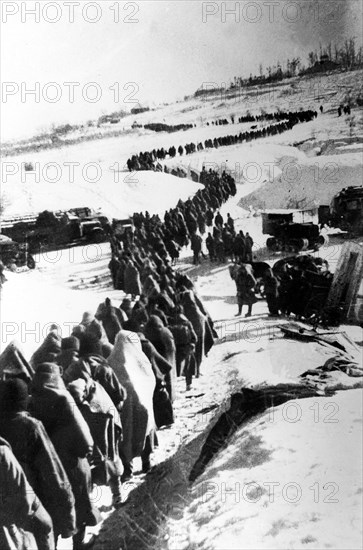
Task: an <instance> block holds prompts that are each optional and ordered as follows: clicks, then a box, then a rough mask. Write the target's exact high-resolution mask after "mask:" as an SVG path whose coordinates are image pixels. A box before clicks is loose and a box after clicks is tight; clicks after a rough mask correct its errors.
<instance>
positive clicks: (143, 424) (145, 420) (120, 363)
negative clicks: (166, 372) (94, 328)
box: [108, 330, 156, 462]
mask: <svg viewBox="0 0 363 550" xmlns="http://www.w3.org/2000/svg"><path fill="white" fill-rule="evenodd" d="M108 362H109V364H110V366H111V367H112V368H113V370H114V371H115V374H116V376H117V377H118V379H119V382H120V383H121V384H122V386H123V387H124V388H125V389H126V391H127V398H126V401H125V403H124V406H123V408H122V411H121V421H122V427H123V441H122V444H121V448H122V455H123V457H124V459H125V461H127V462H130V461H131V460H132V459H133V458H134V457H136V456H141V453H142V451H143V449H144V446H145V441H146V437H147V436H148V435H150V434H151V433H152V432H153V430H154V429H155V419H154V410H153V394H154V389H155V384H156V380H155V376H154V373H153V371H152V368H151V364H150V361H149V360H148V358H147V357H146V355H145V354H144V353H143V351H142V348H141V343H140V339H139V337H138V335H137V334H136V333H134V332H129V331H126V330H121V331H120V332H119V333H118V335H117V337H116V341H115V346H114V349H113V351H112V353H111V355H110V357H109V358H108Z"/></svg>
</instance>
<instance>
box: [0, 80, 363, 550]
mask: <svg viewBox="0 0 363 550" xmlns="http://www.w3.org/2000/svg"><path fill="white" fill-rule="evenodd" d="M360 74H361V73H359V74H358V75H357V74H351V73H346V74H342V75H339V79H338V77H337V76H336V75H335V76H334V79H332V78H330V77H324V79H323V84H324V86H323V90H322V92H321V94H319V95H316V94H315V96H314V95H313V96H311V97H310V96H308V94H307V93H302V92H301V87H302V86H303V85H305V84H308V82H307V81H303V82H302V83H301V86H300V84H299V82H298V81H295V80H294V81H291V82H289V83H288V84H286V85H285V86H284V87H280V88H277V91H276V93H275V94H274V96H273V97H272V96H271V93H270V92H271V90H270V92H269V91H267V92H263V93H262V92H261V90H260V94H259V96H258V103H256V105H254V106H252V105H251V109H250V110H251V111H252V112H253V111H254V109H255V110H256V112H260V109H261V108H264V109H265V110H267V111H273V110H275V109H276V108H278V107H279V108H281V109H285V108H291V109H294V110H295V109H297V108H298V106H302V107H304V108H310V107H314V108H317V107H318V106H319V105H320V103H323V104H324V107H325V109H324V110H325V113H324V114H323V115H319V116H318V118H317V119H316V120H315V121H313V122H310V123H306V124H300V125H298V126H296V127H295V128H294V129H293V130H291V131H289V132H286V133H284V134H282V135H280V136H274V137H271V138H266V139H260V140H256V141H255V142H252V143H249V144H243V145H239V146H233V147H221V148H219V149H218V150H215V149H213V150H211V151H207V152H206V151H202V152H200V153H196V154H194V155H191V156H189V157H182V158H181V159H179V157H178V158H177V159H173V160H167V161H166V164H168V165H169V166H172V165H176V164H178V163H180V164H181V165H183V166H186V167H188V166H189V165H190V166H191V167H195V168H198V169H200V168H201V167H202V165H203V163H204V164H206V166H207V168H208V167H210V168H214V169H219V170H223V169H226V168H227V169H228V170H230V171H231V172H232V174H233V175H234V176H235V177H236V181H237V183H238V186H237V187H238V193H237V195H236V196H235V197H234V198H233V199H231V200H230V201H228V203H227V204H226V205H224V206H223V208H222V214H223V215H224V216H225V215H226V213H227V212H230V213H231V214H232V217H234V218H235V219H236V225H237V228H243V229H244V230H245V231H246V230H247V231H249V232H250V233H251V235H252V236H253V237H254V239H255V243H256V245H255V254H256V255H257V256H258V257H263V258H265V259H267V261H270V262H271V263H272V262H273V261H275V260H276V259H278V256H277V257H267V256H266V251H265V249H264V242H265V236H262V231H261V219H260V217H258V216H257V217H256V216H253V215H251V214H249V212H248V207H249V206H250V205H252V206H253V207H254V208H256V209H258V208H265V207H266V208H268V207H277V206H278V207H287V206H291V205H292V203H294V202H295V203H296V202H298V201H301V200H306V202H307V204H306V205H310V204H311V203H316V204H318V203H321V204H324V203H326V202H329V201H330V199H331V198H332V196H333V195H334V194H335V193H336V191H337V190H338V189H340V188H342V187H344V186H347V185H358V184H361V179H362V154H361V144H362V139H363V128H362V110H361V109H359V108H358V107H355V108H354V109H353V111H352V117H353V118H354V120H352V117H351V118H349V117H341V118H338V117H337V113H336V108H337V106H338V105H339V103H340V102H341V101H342V100H343V99H344V98H345V97H346V95H347V94H349V90H350V93H353V92H354V93H355V91H356V88H357V85H358V84H357V81H358V80H359V75H360ZM299 86H300V92H299ZM332 90H333V91H334V90H335V91H336V95H332V94H331V91H332ZM298 93H299V94H300V95H299V96H298V95H297V94H298ZM251 97H252V91H251ZM297 97H299V98H300V102H299V103H298V106H297V103H296V102H297ZM232 113H234V114H237V116H238V113H241V114H244V113H245V108H244V107H243V103H242V102H241V101H237V100H236V97H234V98H233V97H231V98H228V97H227V98H223V100H221V98H211V99H210V100H208V101H202V100H195V99H193V100H189V101H188V102H185V103H178V104H176V105H172V106H168V107H165V108H164V109H163V110H162V109H161V110H160V111H157V112H152V114H150V113H149V114H148V113H145V114H143V115H140V117H139V120H142V121H143V123H144V122H146V121H151V118H148V117H152V120H153V121H159V122H162V121H164V119H165V121H166V122H167V123H170V124H176V123H180V122H195V123H197V126H198V127H197V128H194V129H192V130H189V131H187V132H179V133H177V134H154V133H152V134H151V133H150V132H143V131H141V130H137V131H135V133H133V134H132V135H130V134H129V135H128V136H127V137H122V136H120V137H117V138H116V137H112V138H108V139H103V140H95V141H86V142H83V143H79V144H77V145H74V146H72V147H70V146H69V147H63V148H60V149H51V150H44V151H40V152H38V153H31V154H30V153H28V154H22V155H20V156H17V157H15V156H14V157H6V158H5V159H4V160H3V163H4V161H6V162H7V163H9V164H7V167H6V170H7V171H8V173H9V171H11V170H12V169H13V171H14V172H15V173H14V174H13V175H9V176H8V179H7V181H5V182H4V183H3V184H2V190H1V192H2V200H3V202H4V206H5V210H4V215H5V216H7V215H11V214H19V213H26V212H34V211H40V210H43V209H45V208H47V209H61V208H67V207H76V206H86V205H88V206H93V207H95V208H98V207H101V208H102V209H103V210H104V211H105V213H106V214H108V215H109V216H111V217H113V216H115V217H125V216H128V215H129V214H131V213H132V212H134V211H141V210H146V209H147V210H149V212H150V213H159V214H163V212H164V211H165V209H167V208H170V207H173V206H175V205H176V203H177V201H178V199H179V198H182V199H185V198H187V197H188V196H191V195H192V194H193V193H195V191H196V190H197V189H198V188H199V184H195V183H193V182H191V181H190V180H188V179H179V178H176V177H174V176H171V175H167V174H162V173H154V172H138V173H134V174H129V173H128V172H126V171H124V166H125V162H126V160H127V158H128V157H129V156H130V155H131V154H134V153H138V152H139V151H144V150H151V149H153V148H154V147H155V148H157V147H161V146H164V147H168V146H169V145H179V144H180V143H181V144H184V143H187V142H190V141H201V140H204V139H206V138H207V137H208V138H209V137H214V136H219V135H223V134H224V133H229V132H233V133H237V132H239V131H241V130H240V129H239V128H240V127H241V128H242V127H244V125H234V126H226V127H224V126H218V127H214V126H213V127H211V126H208V127H207V126H205V124H204V122H205V121H206V120H211V119H216V118H219V117H224V116H228V115H231V114H232ZM158 117H160V118H158ZM294 144H295V145H294ZM297 144H298V145H297ZM23 162H32V163H33V165H35V166H36V163H39V165H38V168H37V169H39V170H40V173H41V176H40V180H39V182H37V181H34V176H32V175H29V174H28V176H27V180H26V181H24V182H22V181H21V177H22V174H21V163H23ZM11 163H13V164H11ZM69 163H77V165H75V164H74V165H73V166H74V181H73V182H72V181H70V177H69V170H70V164H69ZM89 163H93V165H92V166H89V167H88V165H89ZM115 163H116V164H115ZM208 163H209V165H208ZM3 166H4V164H3ZM292 166H295V172H293V171H292V168H291V167H292ZM45 167H46V168H45ZM57 167H58V168H57ZM85 167H86V168H85ZM296 167H297V168H296ZM17 169H18V171H17ZM59 169H60V173H59ZM88 169H89V172H87V171H86V172H84V170H88ZM43 170H47V171H46V172H43ZM48 170H49V172H48ZM57 170H58V172H57V173H56V172H55V171H57ZM94 171H96V175H98V176H99V175H100V177H99V179H97V178H96V177H95V172H94ZM85 174H86V177H85ZM56 176H57V177H56ZM52 177H53V178H55V179H57V178H58V177H59V180H58V181H55V182H53V183H52V182H51V181H50V180H51V179H52ZM32 178H33V181H32ZM92 179H94V181H93V182H91V181H89V180H92ZM342 242H343V241H342V240H339V239H338V240H336V241H333V239H332V240H331V242H330V244H329V245H328V246H327V247H324V249H322V250H321V252H320V253H321V255H322V256H323V257H325V258H327V259H328V261H329V263H330V264H331V267H332V269H334V266H335V263H336V261H337V259H338V256H339V252H340V249H341V243H342ZM109 254H110V249H109V245H107V244H102V245H89V246H87V247H77V248H72V249H67V250H62V251H58V252H49V253H48V254H46V255H42V257H37V258H36V260H37V268H36V269H35V270H34V271H31V272H28V271H25V272H22V273H9V272H6V276H7V278H8V281H7V282H6V283H5V285H4V287H3V290H2V296H1V311H0V313H1V324H2V335H1V348H2V349H3V348H4V347H5V346H6V345H7V344H8V343H9V342H10V341H11V340H12V339H14V338H15V339H17V340H18V341H19V342H20V343H21V346H22V347H23V349H24V353H25V355H26V356H27V357H30V355H31V354H32V352H33V351H34V350H35V349H36V347H37V346H38V345H39V343H40V341H42V339H43V338H44V336H45V334H46V331H47V329H49V325H50V324H51V323H54V322H56V323H58V324H59V326H60V328H61V330H62V334H63V336H67V335H68V334H69V331H70V330H71V327H72V326H73V325H74V324H76V323H77V322H79V320H80V319H81V316H82V313H83V311H86V310H95V309H96V307H97V306H98V304H99V303H100V302H101V301H102V300H104V298H105V297H106V296H109V297H110V298H112V300H113V302H114V304H115V305H118V304H119V303H120V302H121V300H122V297H123V294H122V292H120V291H115V290H113V289H112V288H111V280H110V276H109V273H108V269H107V264H108V262H109V258H110V255H109ZM178 268H179V269H182V270H183V271H184V270H186V271H187V272H188V273H189V274H190V276H191V277H192V278H193V279H194V281H195V283H196V286H197V288H198V291H199V294H200V295H201V297H202V298H203V300H204V302H205V305H206V307H207V308H208V309H209V311H210V313H211V315H212V317H213V318H214V319H215V321H216V323H217V331H218V334H219V337H220V338H219V341H218V342H217V345H216V346H215V347H214V348H213V349H212V351H211V352H210V354H209V356H208V358H207V359H206V360H205V362H204V364H203V366H202V374H203V376H202V377H201V378H200V379H199V380H197V381H195V383H194V389H193V392H192V394H190V395H188V394H186V393H185V387H184V381H183V380H180V381H179V383H178V384H179V386H178V389H179V391H178V398H177V401H176V417H177V418H176V423H175V425H174V426H173V427H172V428H171V429H169V430H161V431H160V434H159V440H160V447H159V449H158V450H157V452H156V453H155V456H154V463H155V465H156V468H155V469H154V470H153V471H152V472H151V473H150V474H149V475H148V476H147V477H146V478H145V479H144V478H143V477H142V476H139V475H137V476H136V478H135V483H134V485H132V486H131V487H129V489H131V493H130V499H129V502H128V503H127V504H126V505H125V507H124V508H122V509H121V510H120V511H118V512H115V511H112V509H111V508H110V506H109V501H110V495H109V493H108V492H107V491H104V492H103V493H102V495H101V496H100V497H99V503H100V505H102V507H103V508H102V510H103V513H104V516H105V517H106V516H109V517H108V519H106V521H105V524H104V527H103V530H102V534H101V537H100V539H99V541H98V542H97V543H96V546H95V548H96V549H98V550H119V549H122V550H124V549H132V550H134V549H136V548H137V549H138V550H139V549H140V550H142V549H144V548H145V549H146V548H163V549H164V548H165V549H168V550H181V549H183V550H184V549H185V550H193V549H197V548H198V549H200V550H211V549H220V550H222V549H226V548H228V549H229V548H231V549H232V548H234V549H237V548H238V549H240V548H251V549H252V548H254V549H256V550H257V549H259V548H291V549H297V548H309V549H310V548H314V549H319V550H320V549H321V548H334V549H339V550H343V549H344V550H345V549H348V548H353V549H358V548H360V547H361V527H362V524H361V517H362V471H361V463H362V439H361V433H362V432H361V417H362V410H361V408H362V407H361V404H362V402H361V397H362V394H361V389H350V390H346V391H340V392H338V393H337V394H336V395H335V396H333V397H331V398H326V397H318V398H316V399H307V400H301V401H299V402H296V403H295V409H294V410H293V407H294V405H292V406H291V408H290V411H289V412H290V413H291V416H286V411H287V408H286V407H287V405H285V406H281V407H278V408H277V409H276V410H275V411H274V414H273V416H271V411H267V412H266V413H265V414H264V415H262V416H261V417H258V418H256V419H255V420H254V421H253V422H251V423H250V424H249V425H248V427H245V428H242V429H241V430H239V431H237V432H236V434H235V435H234V436H233V438H232V441H231V443H230V445H228V447H227V448H226V449H224V450H223V451H221V452H220V453H219V455H218V456H217V457H216V458H215V459H214V460H213V461H212V462H211V463H210V464H209V466H208V467H207V469H206V471H205V472H204V474H203V475H202V476H201V478H199V479H198V480H197V481H196V483H195V484H194V485H193V486H190V485H189V483H188V481H187V477H188V475H189V472H190V469H191V467H192V465H193V463H194V462H195V460H196V458H197V457H198V455H199V452H200V449H201V446H202V444H203V442H204V440H205V438H206V436H207V434H208V432H209V429H210V427H211V426H212V425H213V424H214V422H215V421H216V418H217V417H218V415H219V413H220V412H222V411H223V410H225V409H226V407H227V405H228V399H229V396H230V393H231V391H233V390H236V389H238V388H240V387H241V386H242V385H246V386H248V387H254V386H256V385H260V384H263V383H269V384H276V383H279V382H287V381H288V382H296V381H297V379H298V376H299V375H300V374H301V373H302V372H304V371H305V370H307V369H308V368H315V367H318V366H320V365H322V364H324V362H325V361H326V359H327V358H328V357H330V356H331V352H330V351H327V350H326V349H325V348H322V347H321V346H320V347H319V346H318V345H312V344H306V343H301V342H294V341H290V340H286V339H283V340H282V339H281V333H280V331H279V329H278V327H277V326H276V321H272V320H271V319H268V317H267V306H266V303H265V302H258V303H257V304H256V305H255V306H254V310H253V316H252V318H251V319H250V320H248V321H247V320H244V319H243V320H239V321H236V319H235V318H234V315H235V313H236V305H235V286H234V283H233V281H232V280H231V279H230V277H229V273H228V266H227V265H211V264H210V263H209V261H207V260H205V261H204V262H202V265H201V266H198V267H194V266H191V251H190V250H185V251H184V253H183V257H182V259H181V260H180V262H179V264H178ZM343 328H344V329H346V330H348V331H349V334H350V335H351V337H352V338H353V340H354V341H355V342H357V345H358V346H361V345H362V334H361V330H360V329H359V328H358V327H341V330H343ZM358 350H360V351H361V347H358ZM358 355H359V352H358ZM361 380H362V378H357V379H355V381H356V382H357V383H358V385H359V384H361ZM329 407H330V408H329ZM205 411H209V412H205ZM294 411H295V413H296V411H297V412H298V416H299V420H298V421H296V422H295V421H290V420H291V418H293V419H294V416H293V412H294ZM335 420H337V422H335ZM273 483H275V484H276V485H273ZM251 484H254V485H251ZM271 492H272V494H271ZM97 498H98V497H97ZM68 548H69V543H68V542H67V541H61V543H60V545H59V549H60V550H68Z"/></svg>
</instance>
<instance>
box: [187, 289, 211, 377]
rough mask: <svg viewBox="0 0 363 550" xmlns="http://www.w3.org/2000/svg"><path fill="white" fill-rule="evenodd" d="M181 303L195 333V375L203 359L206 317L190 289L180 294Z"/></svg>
mask: <svg viewBox="0 0 363 550" xmlns="http://www.w3.org/2000/svg"><path fill="white" fill-rule="evenodd" d="M182 304H183V307H184V313H185V316H186V317H187V319H188V320H189V321H190V322H191V324H192V325H193V329H194V332H195V334H196V335H197V344H196V348H195V360H196V366H197V375H199V368H200V365H201V363H202V360H203V356H204V348H205V336H206V318H205V316H204V315H203V313H202V312H201V311H200V309H199V308H198V306H197V304H196V302H195V298H194V295H193V292H192V291H191V290H189V291H187V292H184V293H183V294H182Z"/></svg>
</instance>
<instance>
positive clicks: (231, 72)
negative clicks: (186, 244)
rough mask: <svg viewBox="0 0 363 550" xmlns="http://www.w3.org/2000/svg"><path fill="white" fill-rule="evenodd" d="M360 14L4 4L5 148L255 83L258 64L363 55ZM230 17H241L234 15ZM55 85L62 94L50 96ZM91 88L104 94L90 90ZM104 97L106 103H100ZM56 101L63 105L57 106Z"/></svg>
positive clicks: (295, 6) (259, 6) (303, 3)
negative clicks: (58, 127)
mask: <svg viewBox="0 0 363 550" xmlns="http://www.w3.org/2000/svg"><path fill="white" fill-rule="evenodd" d="M35 4H38V5H39V9H38V8H35ZM77 4H79V5H77ZM362 4H363V3H362V2H361V0H339V1H336V0H314V1H310V0H300V1H299V2H294V1H290V0H288V1H278V0H259V1H251V2H250V1H247V0H246V1H243V2H200V1H199V0H189V1H180V0H173V1H167V0H162V1H152V0H144V1H141V2H140V1H138V2H117V1H115V0H113V1H112V2H108V1H105V0H101V1H99V2H98V3H97V2H88V1H83V0H79V1H78V2H68V5H67V2H65V1H59V2H46V1H44V0H43V1H41V2H38V3H37V2H33V1H29V0H27V1H26V2H21V1H20V2H6V1H5V0H3V1H2V2H1V8H2V19H1V21H2V23H1V79H2V82H3V86H2V98H1V115H2V123H1V124H2V139H3V140H5V139H9V138H12V137H18V136H21V135H29V134H31V133H34V132H35V131H36V130H39V129H41V128H45V127H46V126H49V125H50V124H51V123H63V122H69V123H77V122H81V121H87V120H88V119H95V118H97V117H98V116H99V115H100V114H101V113H102V112H110V111H114V110H119V109H123V108H126V110H129V109H130V107H132V104H130V103H128V104H126V105H125V104H124V101H125V100H127V98H129V100H131V101H132V100H135V99H138V100H140V101H141V102H145V101H146V100H148V103H149V104H150V106H152V105H153V104H154V103H159V102H163V101H171V100H174V99H177V98H182V97H183V96H184V95H186V94H190V93H192V92H194V91H195V90H196V89H198V88H199V87H200V86H202V85H203V83H204V82H215V83H216V84H217V85H220V84H221V83H222V82H229V81H230V79H231V78H233V77H234V76H235V75H236V76H238V75H243V76H249V74H250V72H252V73H256V74H257V73H258V66H259V63H260V62H262V63H263V66H264V68H265V67H266V66H268V65H270V64H271V65H272V64H274V63H275V62H276V61H277V60H280V61H285V60H286V59H287V58H288V57H289V58H292V57H296V56H300V57H301V58H302V60H303V61H305V59H306V57H307V53H308V51H309V50H311V49H318V48H319V42H322V43H323V44H326V43H328V42H329V41H332V42H335V43H342V42H343V41H344V39H345V38H347V37H356V40H357V45H360V44H361V29H362ZM45 6H47V9H46V10H45V8H44V7H45ZM32 8H33V9H34V8H35V9H38V11H39V19H40V20H39V22H37V21H35V15H34V14H31V13H28V12H27V10H30V9H32ZM232 8H234V9H235V14H233V13H228V10H231V9H232ZM226 10H227V11H226ZM13 12H14V13H13ZM72 12H73V15H72ZM72 18H73V20H74V21H73V22H72V23H71V22H70V20H71V19H72ZM47 19H48V21H47ZM57 19H59V21H57ZM87 19H88V21H87ZM50 21H55V22H53V23H52V22H50ZM91 21H95V22H91ZM50 82H56V83H57V85H58V87H57V88H56V87H54V86H53V87H52V86H48V87H47V84H48V83H50ZM65 82H72V83H79V84H80V86H75V87H74V102H73V103H72V102H71V101H72V98H71V92H70V91H71V85H64V83H65ZM90 82H95V83H97V87H94V86H89V87H87V86H86V88H85V89H84V86H85V85H87V83H90ZM9 83H14V84H9ZM36 83H39V84H38V86H39V90H40V97H38V98H37V102H36V101H35V97H34V96H30V95H28V96H25V97H23V98H22V97H21V92H22V91H23V93H24V92H25V91H26V90H27V89H34V88H35V87H36ZM115 83H117V85H115V86H113V85H114V84H115ZM4 86H5V88H4ZM110 86H113V89H112V90H111V89H109V87H110ZM124 88H125V89H124ZM82 90H84V93H82ZM117 91H119V94H117ZM4 92H7V95H6V94H4ZM97 93H98V95H100V94H102V97H101V98H100V99H99V100H98V101H96V102H94V103H92V102H91V101H90V100H92V99H93V98H94V97H95V95H96V94H97ZM11 94H13V95H11ZM56 94H58V96H59V95H60V94H61V99H60V100H59V101H56V102H54V103H51V102H50V101H49V100H51V99H53V98H54V97H55V96H56ZM43 95H44V96H45V98H44V97H43ZM117 95H118V96H119V97H117Z"/></svg>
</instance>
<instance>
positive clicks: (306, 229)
mask: <svg viewBox="0 0 363 550" xmlns="http://www.w3.org/2000/svg"><path fill="white" fill-rule="evenodd" d="M262 233H263V234H264V235H269V237H268V239H267V241H266V247H267V248H268V250H270V251H271V252H278V251H282V250H283V251H291V252H300V251H303V250H311V249H313V250H317V249H318V248H320V247H321V246H323V244H325V243H326V240H327V237H326V236H324V235H322V234H321V233H320V228H319V225H318V209H317V208H313V209H309V210H298V209H291V210H282V209H281V210H265V211H264V212H262Z"/></svg>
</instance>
